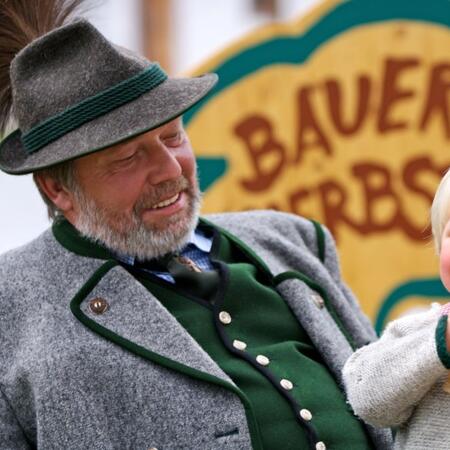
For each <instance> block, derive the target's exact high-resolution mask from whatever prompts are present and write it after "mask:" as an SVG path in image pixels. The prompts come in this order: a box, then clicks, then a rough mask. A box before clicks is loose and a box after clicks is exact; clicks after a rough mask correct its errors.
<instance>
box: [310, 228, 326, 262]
mask: <svg viewBox="0 0 450 450" xmlns="http://www.w3.org/2000/svg"><path fill="white" fill-rule="evenodd" d="M310 221H311V223H312V224H313V225H314V229H315V230H316V239H317V253H318V255H319V259H320V260H321V261H322V262H323V263H325V233H324V232H323V228H322V225H321V224H320V223H319V222H316V221H315V220H312V219H310Z"/></svg>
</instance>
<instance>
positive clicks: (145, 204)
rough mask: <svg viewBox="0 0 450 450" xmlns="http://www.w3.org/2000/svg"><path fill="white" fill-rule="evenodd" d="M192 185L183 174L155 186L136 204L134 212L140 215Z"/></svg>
mask: <svg viewBox="0 0 450 450" xmlns="http://www.w3.org/2000/svg"><path fill="white" fill-rule="evenodd" d="M190 187H191V184H190V183H189V180H188V179H187V178H186V177H185V176H183V175H181V176H180V177H179V178H177V179H176V180H167V181H163V182H162V183H160V184H158V185H156V186H153V188H152V191H151V192H148V193H145V194H143V195H142V196H141V197H140V198H139V200H138V201H137V202H136V205H135V206H134V212H135V213H136V214H138V215H140V214H141V213H142V212H143V211H144V210H146V209H149V208H151V207H153V206H154V205H156V204H158V203H160V202H162V201H163V200H166V199H167V198H168V197H170V196H172V195H175V194H177V193H178V192H180V191H185V190H187V189H189V188H190Z"/></svg>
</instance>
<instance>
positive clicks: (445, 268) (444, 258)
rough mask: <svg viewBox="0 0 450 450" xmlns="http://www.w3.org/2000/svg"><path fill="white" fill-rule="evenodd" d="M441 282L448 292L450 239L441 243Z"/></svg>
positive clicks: (449, 288)
mask: <svg viewBox="0 0 450 450" xmlns="http://www.w3.org/2000/svg"><path fill="white" fill-rule="evenodd" d="M440 272H441V280H442V283H443V284H444V286H445V287H446V289H447V291H450V238H446V239H444V240H443V241H442V246H441V255H440Z"/></svg>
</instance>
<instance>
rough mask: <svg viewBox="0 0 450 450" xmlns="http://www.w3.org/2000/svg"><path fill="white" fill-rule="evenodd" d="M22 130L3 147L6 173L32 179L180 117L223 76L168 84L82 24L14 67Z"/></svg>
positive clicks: (52, 36)
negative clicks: (39, 172)
mask: <svg viewBox="0 0 450 450" xmlns="http://www.w3.org/2000/svg"><path fill="white" fill-rule="evenodd" d="M10 74H11V84H12V89H13V102H14V113H15V117H16V120H17V122H18V126H19V129H18V130H16V131H15V132H13V133H11V134H10V135H9V136H8V137H7V138H6V139H4V140H3V142H2V143H1V144H0V169H1V170H3V171H5V172H8V173H11V174H25V173H30V172H33V171H36V170H38V169H42V168H45V167H49V166H52V165H54V164H57V163H60V162H63V161H67V160H70V159H73V158H77V157H80V156H82V155H86V154H88V153H92V152H95V151H99V150H102V149H104V148H106V147H109V146H111V145H114V144H117V143H119V142H122V141H124V140H126V139H129V138H131V137H133V136H136V135H139V134H141V133H144V132H146V131H149V130H152V129H154V128H157V127H158V126H161V125H163V124H164V123H166V122H169V121H170V120H172V119H174V118H175V117H178V116H180V115H181V114H183V113H184V112H185V111H187V110H188V109H189V108H190V107H192V106H193V105H195V104H196V103H197V102H198V101H200V100H201V99H202V98H203V97H204V96H205V95H206V94H207V93H208V92H209V91H210V90H211V88H212V87H213V86H214V84H215V83H216V81H217V75H215V74H207V75H203V76H201V77H196V78H168V77H167V75H166V74H165V73H164V72H163V71H162V69H161V68H160V67H159V65H158V64H155V63H152V62H150V61H148V60H147V59H145V58H143V57H141V56H138V55H136V54H135V53H132V52H131V51H128V50H126V49H124V48H122V47H119V46H116V45H113V44H112V43H111V42H109V41H108V40H107V39H106V38H105V37H104V36H103V35H102V34H100V32H99V31H98V30H97V29H96V28H95V27H94V26H93V25H91V24H90V23H89V22H87V21H85V20H80V21H78V22H75V23H72V24H70V25H66V26H63V27H61V28H58V29H56V30H54V31H52V32H50V33H48V34H46V35H44V36H42V37H41V38H39V39H36V40H35V41H33V42H32V43H31V44H29V45H28V46H27V47H25V48H24V49H23V50H22V51H20V52H19V53H18V54H17V55H16V57H15V58H14V60H13V61H12V64H11V69H10Z"/></svg>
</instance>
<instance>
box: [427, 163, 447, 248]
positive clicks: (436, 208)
mask: <svg viewBox="0 0 450 450" xmlns="http://www.w3.org/2000/svg"><path fill="white" fill-rule="evenodd" d="M449 209H450V170H448V171H447V173H446V174H445V175H444V177H443V178H442V180H441V182H440V183H439V186H438V188H437V191H436V194H435V195H434V199H433V204H432V205H431V214H430V215H431V231H432V232H433V239H434V245H435V247H436V253H437V254H438V255H439V254H440V253H441V244H442V233H443V231H444V228H445V225H446V223H447V221H448V219H449V212H450V211H449Z"/></svg>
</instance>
